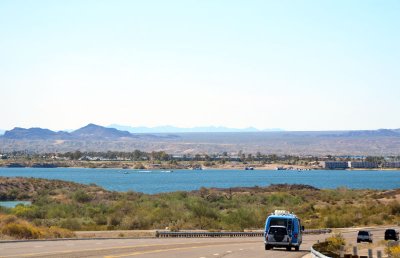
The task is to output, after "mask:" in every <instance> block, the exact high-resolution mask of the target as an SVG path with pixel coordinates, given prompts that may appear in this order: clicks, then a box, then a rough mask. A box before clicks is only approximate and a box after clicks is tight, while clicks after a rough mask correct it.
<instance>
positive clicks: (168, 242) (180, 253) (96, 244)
mask: <svg viewBox="0 0 400 258" xmlns="http://www.w3.org/2000/svg"><path fill="white" fill-rule="evenodd" d="M325 237H326V235H310V236H304V237H303V245H302V246H301V250H300V251H299V252H295V251H290V252H288V251H286V250H285V249H274V250H270V251H265V250H264V243H263V239H262V238H259V237H248V238H197V239H196V238H178V239H176V238H163V239H109V240H65V241H30V242H13V243H0V257H3V258H6V257H60V258H63V257H68V258H72V257H106V258H118V257H154V258H157V257H163V258H168V257H181V258H190V257H193V258H211V257H213V258H218V257H227V258H235V257H254V258H257V257H263V258H265V257H283V258H286V257H287V258H291V257H302V256H304V255H305V254H306V253H308V252H309V250H310V246H311V245H312V244H313V243H314V242H316V241H317V240H318V239H324V238H325Z"/></svg>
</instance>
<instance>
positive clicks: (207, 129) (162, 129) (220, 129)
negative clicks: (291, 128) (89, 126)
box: [108, 124, 283, 133]
mask: <svg viewBox="0 0 400 258" xmlns="http://www.w3.org/2000/svg"><path fill="white" fill-rule="evenodd" d="M108 127H109V128H115V129H118V130H124V131H128V132H130V133H228V132H231V133H239V132H277V131H283V130H282V129H279V128H271V129H263V130H259V129H257V128H254V127H247V128H242V129H241V128H229V127H224V126H202V127H190V128H182V127H175V126H170V125H166V126H156V127H145V126H138V127H132V126H126V125H118V124H112V125H109V126H108Z"/></svg>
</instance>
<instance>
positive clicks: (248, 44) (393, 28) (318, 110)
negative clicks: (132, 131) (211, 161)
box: [0, 0, 400, 130]
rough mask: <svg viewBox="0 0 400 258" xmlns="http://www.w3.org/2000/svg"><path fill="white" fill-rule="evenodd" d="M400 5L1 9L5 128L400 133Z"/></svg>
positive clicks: (37, 4)
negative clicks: (399, 130) (114, 126)
mask: <svg viewBox="0 0 400 258" xmlns="http://www.w3.org/2000/svg"><path fill="white" fill-rule="evenodd" d="M399 12H400V1H397V0H392V1H391V0H387V1H364V0H362V1H361V0H359V1H346V0H342V1H230V0H226V1H213V0H208V1H207V0H202V1H186V0H185V1H184V0H182V1H122V0H121V1H77V0H76V1H40V0H38V1H14V0H3V1H1V2H0V35H1V36H0V92H1V95H0V96H1V101H0V110H2V119H0V129H11V128H12V127H14V126H20V127H34V126H40V127H44V128H50V129H53V130H60V129H73V128H79V127H81V126H83V125H85V124H87V123H89V122H92V123H96V124H100V125H109V124H120V125H128V126H149V127H154V126H160V125H173V126H177V127H195V126H210V125H214V126H226V127H231V128H245V127H250V126H253V127H256V128H259V129H265V128H283V129H285V130H336V129H378V128H400V120H399V119H398V118H397V113H398V111H400V101H399V99H400V73H399V71H400V33H398V31H399V27H400V16H399Z"/></svg>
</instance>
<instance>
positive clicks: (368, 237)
mask: <svg viewBox="0 0 400 258" xmlns="http://www.w3.org/2000/svg"><path fill="white" fill-rule="evenodd" d="M372 241H373V240H372V233H371V232H370V231H367V230H360V231H358V234H357V243H360V242H369V243H372Z"/></svg>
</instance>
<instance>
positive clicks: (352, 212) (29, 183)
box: [0, 178, 400, 237]
mask: <svg viewBox="0 0 400 258" xmlns="http://www.w3.org/2000/svg"><path fill="white" fill-rule="evenodd" d="M399 196H400V189H397V190H391V191H377V190H350V189H346V188H338V189H335V190H320V189H316V188H314V187H311V186H305V185H272V186H269V187H251V188H230V189H208V188H201V189H199V190H198V191H192V192H172V193H161V194H154V195H149V194H143V193H136V192H110V191H107V190H104V189H102V188H100V187H98V186H96V185H82V184H77V183H72V182H65V181H60V180H44V179H34V178H0V200H2V201H5V200H28V201H31V202H32V205H29V206H24V205H18V206H16V207H15V208H12V209H6V208H0V214H2V215H1V216H2V217H3V218H4V216H6V218H15V219H16V220H24V221H27V223H29V225H32V226H35V227H40V228H50V229H51V228H54V227H57V228H64V229H68V230H129V229H165V228H169V229H170V230H181V229H207V230H216V231H218V230H245V229H261V228H263V226H264V222H265V219H266V217H267V216H268V214H269V213H271V212H272V211H273V210H275V209H287V210H290V211H293V212H294V213H296V214H297V215H298V216H299V217H300V218H301V219H302V223H303V225H304V226H305V227H306V228H326V227H328V228H335V227H352V226H367V225H368V226H372V225H383V224H395V223H397V222H398V221H399V219H400V203H399V202H398V200H397V199H396V198H398V197H399ZM7 216H8V217H7ZM10 216H11V217H10ZM25 225H28V224H25ZM1 228H3V227H1ZM31 235H32V234H31ZM33 235H34V234H33ZM41 235H45V233H43V234H41ZM24 237H33V236H30V235H29V234H28V235H24Z"/></svg>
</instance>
